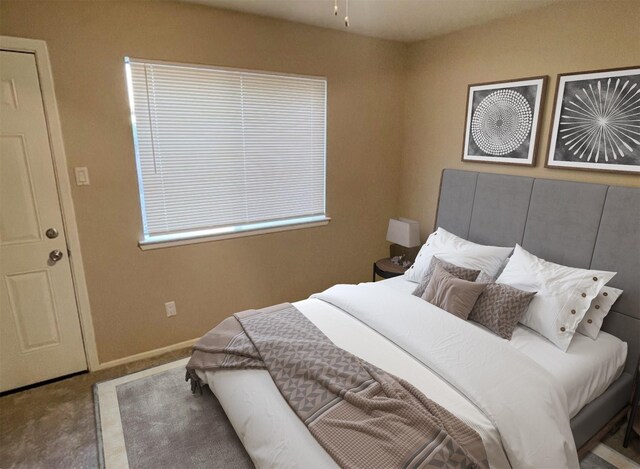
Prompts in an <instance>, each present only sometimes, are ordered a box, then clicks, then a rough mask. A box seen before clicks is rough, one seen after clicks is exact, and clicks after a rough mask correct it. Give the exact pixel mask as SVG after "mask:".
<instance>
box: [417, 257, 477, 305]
mask: <svg viewBox="0 0 640 469" xmlns="http://www.w3.org/2000/svg"><path fill="white" fill-rule="evenodd" d="M438 265H439V266H441V267H442V268H443V269H444V270H446V271H447V272H449V273H450V274H451V275H453V276H455V277H458V278H461V279H462V280H468V281H469V282H473V281H475V279H476V278H477V277H478V274H480V271H479V270H473V269H467V268H466V267H460V266H457V265H455V264H451V263H450V262H446V261H443V260H441V259H438V258H437V257H435V256H433V258H432V259H431V263H430V264H429V267H428V268H427V270H426V271H425V273H424V275H423V276H422V280H420V283H419V284H418V286H417V287H416V289H415V290H413V293H412V295H415V296H418V297H420V298H422V295H423V294H424V291H425V290H426V289H427V285H428V284H429V281H430V280H431V277H432V276H433V272H435V270H436V266H438Z"/></svg>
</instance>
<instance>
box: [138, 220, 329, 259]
mask: <svg viewBox="0 0 640 469" xmlns="http://www.w3.org/2000/svg"><path fill="white" fill-rule="evenodd" d="M330 221H331V218H330V217H322V218H320V217H319V218H318V219H315V220H313V221H306V222H299V223H290V224H286V225H281V226H273V227H268V228H258V229H245V230H241V231H235V232H231V233H223V234H208V233H206V232H202V234H195V233H185V234H183V235H182V236H181V237H175V238H173V239H167V238H166V237H164V236H163V237H157V238H156V239H153V238H149V239H144V240H141V241H140V242H139V243H138V246H139V247H140V249H142V250H143V251H147V250H151V249H162V248H169V247H173V246H184V245H187V244H197V243H207V242H209V241H221V240H223V239H233V238H244V237H247V236H256V235H262V234H268V233H277V232H280V231H291V230H300V229H303V228H315V227H317V226H324V225H327V224H329V222H330Z"/></svg>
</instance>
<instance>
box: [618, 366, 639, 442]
mask: <svg viewBox="0 0 640 469" xmlns="http://www.w3.org/2000/svg"><path fill="white" fill-rule="evenodd" d="M635 375H636V376H635V384H634V386H633V387H634V390H633V397H632V398H631V410H630V412H629V421H628V422H627V431H626V432H625V434H624V443H622V446H624V447H625V448H626V447H627V446H629V441H630V440H631V433H635V434H636V435H640V412H639V411H638V405H640V358H638V366H637V367H636V373H635Z"/></svg>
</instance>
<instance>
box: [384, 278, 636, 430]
mask: <svg viewBox="0 0 640 469" xmlns="http://www.w3.org/2000/svg"><path fill="white" fill-rule="evenodd" d="M378 283H380V284H381V285H385V286H387V287H390V288H393V289H394V290H397V291H402V292H406V293H409V294H410V293H411V292H412V291H413V290H414V289H415V287H416V284H415V283H413V282H410V281H407V280H405V279H404V277H402V276H400V277H394V278H391V279H388V280H383V281H381V282H378ZM478 327H479V328H481V329H485V328H484V327H483V326H481V325H478ZM485 330H486V329H485ZM487 333H488V334H491V332H489V331H488V330H487ZM510 343H511V345H513V346H514V347H515V348H516V349H518V350H519V351H520V352H522V353H524V354H525V355H527V356H528V357H529V358H531V359H532V360H534V361H535V362H536V363H538V364H539V365H541V366H542V367H543V368H544V369H545V370H547V371H548V372H549V373H551V374H552V375H553V377H554V378H556V380H558V382H559V383H560V385H561V386H562V388H563V389H564V391H565V393H566V394H567V402H568V404H569V415H570V416H571V418H573V417H575V416H576V414H577V413H578V412H580V410H581V409H582V408H583V407H584V406H585V405H587V404H588V403H589V402H591V401H593V400H594V399H595V398H596V397H598V396H600V395H601V394H602V393H603V392H604V391H606V389H607V388H608V387H609V386H610V385H611V383H613V382H614V381H615V380H616V379H618V378H619V377H620V375H621V374H622V372H623V370H624V364H625V361H626V359H627V344H626V342H623V341H621V340H620V339H618V338H617V337H615V336H612V335H611V334H607V333H606V332H604V331H601V332H600V334H599V335H598V338H597V339H596V340H592V339H590V338H589V337H586V336H584V335H582V334H580V333H576V334H575V335H574V336H573V340H572V342H571V345H570V346H569V349H568V350H567V351H566V352H563V351H562V350H560V349H559V348H557V347H556V346H555V345H553V344H552V343H551V342H549V341H548V340H547V339H545V338H544V337H542V336H541V335H540V334H538V333H536V332H534V331H533V330H531V329H529V328H527V327H525V326H522V325H518V326H517V327H516V329H515V331H514V332H513V337H512V338H511V341H510Z"/></svg>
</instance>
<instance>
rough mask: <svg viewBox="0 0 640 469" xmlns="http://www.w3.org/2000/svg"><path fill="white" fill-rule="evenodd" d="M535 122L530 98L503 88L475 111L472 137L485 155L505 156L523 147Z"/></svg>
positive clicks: (485, 100) (486, 98)
mask: <svg viewBox="0 0 640 469" xmlns="http://www.w3.org/2000/svg"><path fill="white" fill-rule="evenodd" d="M532 122H533V112H532V110H531V106H530V105H529V102H528V101H527V99H526V98H525V97H524V96H523V95H522V94H520V93H518V92H517V91H514V90H510V89H500V90H497V91H494V92H493V93H491V94H489V95H488V96H486V97H485V98H484V99H483V100H482V101H481V102H480V104H479V105H478V107H477V108H476V109H475V111H474V113H473V117H472V120H471V136H472V137H473V140H474V142H475V143H476V145H478V147H479V148H480V149H481V150H482V151H484V152H485V153H487V154H489V155H494V156H503V155H506V154H508V153H511V152H513V151H514V150H516V149H517V148H518V147H519V146H520V145H522V143H523V142H524V141H525V140H526V138H527V136H528V135H529V133H530V132H531V124H532Z"/></svg>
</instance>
